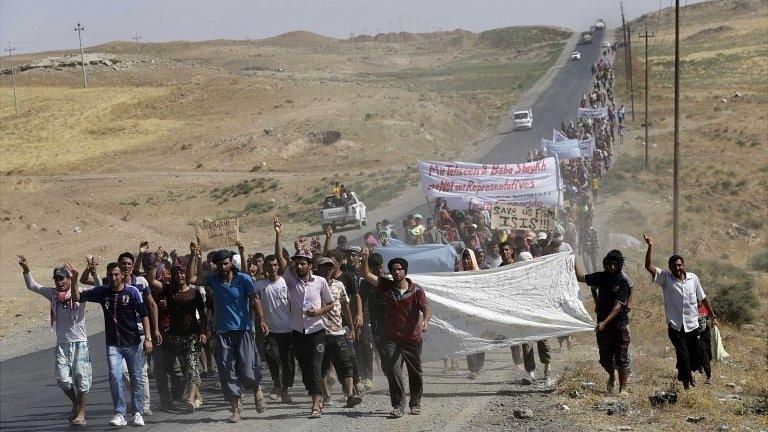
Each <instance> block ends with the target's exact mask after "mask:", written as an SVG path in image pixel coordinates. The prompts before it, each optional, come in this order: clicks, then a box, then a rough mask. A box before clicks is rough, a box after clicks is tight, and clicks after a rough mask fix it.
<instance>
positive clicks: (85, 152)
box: [0, 87, 180, 174]
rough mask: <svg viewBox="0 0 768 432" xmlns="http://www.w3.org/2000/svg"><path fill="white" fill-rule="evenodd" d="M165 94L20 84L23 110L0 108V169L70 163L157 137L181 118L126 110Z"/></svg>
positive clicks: (164, 134) (140, 144) (45, 166)
mask: <svg viewBox="0 0 768 432" xmlns="http://www.w3.org/2000/svg"><path fill="white" fill-rule="evenodd" d="M166 93H167V91H166V90H164V89H155V88H146V87H143V88H133V87H124V88H104V87H101V88H89V89H72V88H62V87H20V88H18V89H17V94H18V96H19V98H20V104H21V112H20V113H19V114H15V113H14V109H13V106H12V105H8V104H3V105H2V106H1V107H0V152H2V153H3V158H2V159H0V173H6V174H7V173H11V172H14V171H18V170H21V169H25V170H28V171H36V170H42V169H45V168H47V167H51V166H58V167H61V166H73V165H74V164H75V163H77V162H85V161H94V160H97V159H99V158H102V157H105V156H107V155H109V154H114V153H116V152H123V151H127V150H132V149H134V148H136V147H140V146H143V145H146V144H148V143H150V142H153V141H157V140H159V139H161V138H162V137H164V136H166V135H167V134H168V133H169V132H171V131H172V130H173V129H174V128H175V127H178V126H179V125H180V123H179V122H177V121H173V120H164V119H159V118H133V117H131V116H126V115H124V114H125V112H126V111H127V112H130V111H131V110H132V108H133V107H134V106H135V105H137V104H141V103H142V102H143V101H145V100H147V99H149V98H154V97H159V96H162V95H164V94H166ZM85 167H86V170H91V169H93V168H96V167H95V166H91V165H87V164H86V165H85Z"/></svg>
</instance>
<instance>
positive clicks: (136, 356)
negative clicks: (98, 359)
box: [107, 344, 144, 415]
mask: <svg viewBox="0 0 768 432" xmlns="http://www.w3.org/2000/svg"><path fill="white" fill-rule="evenodd" d="M123 360H125V363H126V365H127V366H128V376H129V377H130V379H131V402H132V403H133V410H134V412H137V413H140V412H143V409H142V404H143V402H144V385H143V381H142V378H141V368H142V367H143V365H144V352H143V351H142V349H141V344H138V345H128V346H113V345H107V366H108V367H109V391H110V393H112V405H113V406H114V407H115V414H122V415H125V399H124V398H123Z"/></svg>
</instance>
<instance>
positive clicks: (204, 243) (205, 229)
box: [195, 219, 240, 250]
mask: <svg viewBox="0 0 768 432" xmlns="http://www.w3.org/2000/svg"><path fill="white" fill-rule="evenodd" d="M195 235H197V244H198V245H200V247H201V248H202V249H203V250H213V249H219V248H224V247H227V246H234V245H235V244H236V243H237V242H238V241H239V240H240V220H238V219H222V220H217V221H212V220H207V219H203V220H199V221H197V222H196V223H195Z"/></svg>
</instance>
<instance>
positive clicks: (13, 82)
mask: <svg viewBox="0 0 768 432" xmlns="http://www.w3.org/2000/svg"><path fill="white" fill-rule="evenodd" d="M5 50H6V51H8V63H10V64H11V85H12V86H13V108H14V109H15V110H16V114H18V113H19V103H18V102H17V101H16V72H15V71H14V68H13V52H14V51H16V48H14V47H12V46H11V43H10V42H8V48H6V49H5Z"/></svg>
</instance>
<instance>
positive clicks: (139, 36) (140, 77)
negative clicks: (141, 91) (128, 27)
mask: <svg viewBox="0 0 768 432" xmlns="http://www.w3.org/2000/svg"><path fill="white" fill-rule="evenodd" d="M131 39H133V41H134V42H136V67H137V68H138V69H139V85H142V81H143V79H142V76H141V63H139V39H141V35H140V34H139V31H138V30H134V31H133V37H131Z"/></svg>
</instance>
